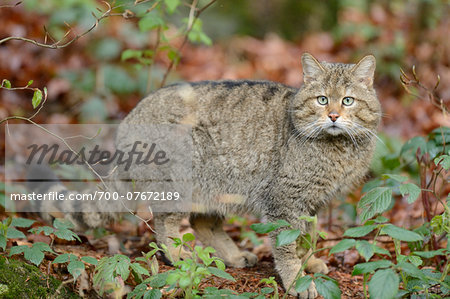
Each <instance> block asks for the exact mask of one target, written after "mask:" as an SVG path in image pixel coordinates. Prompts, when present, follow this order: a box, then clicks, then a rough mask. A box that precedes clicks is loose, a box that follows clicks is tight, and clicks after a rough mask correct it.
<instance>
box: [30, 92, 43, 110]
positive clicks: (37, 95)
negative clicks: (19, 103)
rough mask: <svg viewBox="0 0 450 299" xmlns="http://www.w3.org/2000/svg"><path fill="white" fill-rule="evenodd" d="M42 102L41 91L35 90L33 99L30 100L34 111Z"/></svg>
mask: <svg viewBox="0 0 450 299" xmlns="http://www.w3.org/2000/svg"><path fill="white" fill-rule="evenodd" d="M41 101H42V91H41V90H40V89H36V90H35V91H34V94H33V98H32V99H31V104H33V108H35V109H36V107H37V106H39V104H40V103H41Z"/></svg>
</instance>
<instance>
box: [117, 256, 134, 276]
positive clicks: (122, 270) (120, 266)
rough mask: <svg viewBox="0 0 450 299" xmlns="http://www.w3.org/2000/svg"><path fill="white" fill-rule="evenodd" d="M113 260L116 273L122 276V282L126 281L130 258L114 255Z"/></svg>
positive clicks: (128, 273)
mask: <svg viewBox="0 0 450 299" xmlns="http://www.w3.org/2000/svg"><path fill="white" fill-rule="evenodd" d="M114 260H115V261H116V269H115V270H116V273H117V274H118V275H120V276H122V279H123V280H127V279H128V276H129V275H130V258H129V257H127V256H125V255H122V254H116V255H115V256H114Z"/></svg>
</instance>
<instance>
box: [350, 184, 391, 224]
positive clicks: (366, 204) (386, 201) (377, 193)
mask: <svg viewBox="0 0 450 299" xmlns="http://www.w3.org/2000/svg"><path fill="white" fill-rule="evenodd" d="M391 202H392V189H391V188H388V187H377V188H374V189H372V190H370V191H369V192H367V193H366V194H365V195H364V196H363V197H362V198H361V200H360V201H359V203H358V207H359V208H361V209H362V213H361V215H360V219H361V221H362V222H365V221H366V220H367V219H370V218H372V217H373V216H375V215H376V214H380V213H382V212H384V211H386V210H387V208H388V207H389V206H390V204H391Z"/></svg>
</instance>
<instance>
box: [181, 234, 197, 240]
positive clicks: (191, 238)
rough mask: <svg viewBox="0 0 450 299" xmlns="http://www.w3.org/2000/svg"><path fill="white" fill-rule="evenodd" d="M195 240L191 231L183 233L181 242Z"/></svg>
mask: <svg viewBox="0 0 450 299" xmlns="http://www.w3.org/2000/svg"><path fill="white" fill-rule="evenodd" d="M194 240H195V236H194V235H193V234H191V233H187V234H184V235H183V242H192V241H194Z"/></svg>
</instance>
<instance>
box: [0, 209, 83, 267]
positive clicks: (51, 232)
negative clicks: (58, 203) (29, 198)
mask: <svg viewBox="0 0 450 299" xmlns="http://www.w3.org/2000/svg"><path fill="white" fill-rule="evenodd" d="M35 222H36V221H35V220H30V219H25V218H19V217H17V218H11V217H9V218H7V219H5V220H3V221H2V222H1V223H0V248H2V249H3V250H5V249H6V244H7V240H8V239H25V238H26V236H25V234H24V233H23V232H22V231H20V230H18V229H17V228H16V227H20V228H29V227H31V225H33V223H35ZM53 225H54V228H53V227H49V226H42V227H38V228H30V229H29V230H28V232H30V233H34V234H39V233H41V232H43V233H44V234H45V235H47V236H50V237H51V238H52V243H53V240H54V237H57V238H59V239H63V240H67V241H72V240H78V241H81V240H80V238H79V237H78V235H77V234H75V233H74V232H72V231H71V230H70V228H73V224H72V223H70V222H69V221H67V220H65V219H55V220H54V222H53ZM44 252H50V253H53V254H56V252H54V251H53V250H52V249H51V244H50V246H49V245H48V244H46V243H43V242H36V243H34V244H33V245H31V246H27V245H19V246H12V247H11V249H10V253H9V256H13V255H16V254H22V253H23V254H24V257H25V259H26V260H28V261H30V262H32V263H33V264H35V265H36V266H39V265H40V264H41V262H42V260H43V259H44Z"/></svg>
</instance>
